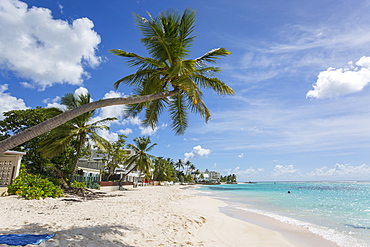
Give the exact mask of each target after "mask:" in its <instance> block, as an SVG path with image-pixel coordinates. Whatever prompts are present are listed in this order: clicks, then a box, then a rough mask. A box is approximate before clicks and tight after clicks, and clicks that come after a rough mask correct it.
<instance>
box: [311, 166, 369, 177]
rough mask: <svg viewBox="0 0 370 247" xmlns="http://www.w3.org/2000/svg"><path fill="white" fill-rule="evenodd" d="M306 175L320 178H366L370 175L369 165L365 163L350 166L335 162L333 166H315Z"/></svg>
mask: <svg viewBox="0 0 370 247" xmlns="http://www.w3.org/2000/svg"><path fill="white" fill-rule="evenodd" d="M307 175H308V176H309V177H317V178H321V179H324V178H325V179H330V178H331V179H356V178H360V179H361V178H362V179H367V178H368V177H369V175H370V166H368V165H366V164H362V165H359V166H351V165H348V164H345V165H341V164H338V163H337V164H336V165H335V167H334V168H328V167H326V166H324V167H321V168H316V169H315V170H313V171H312V172H309V173H307Z"/></svg>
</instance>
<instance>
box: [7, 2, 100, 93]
mask: <svg viewBox="0 0 370 247" xmlns="http://www.w3.org/2000/svg"><path fill="white" fill-rule="evenodd" d="M0 23H1V29H0V66H1V68H2V69H7V70H11V71H13V72H14V73H15V74H17V75H18V76H19V77H22V78H28V79H31V80H32V82H31V83H26V84H23V85H27V86H28V87H29V86H34V87H37V88H39V89H40V90H44V89H45V88H46V87H50V86H52V85H53V84H55V83H68V84H72V85H81V84H82V81H83V78H84V77H88V76H89V75H88V73H87V72H86V71H85V70H84V68H83V65H88V66H90V67H95V66H97V65H99V64H100V63H101V58H100V57H98V56H96V55H95V52H96V49H97V46H98V45H99V43H100V41H101V40H100V36H99V35H98V34H97V33H96V32H95V31H93V30H92V29H93V27H94V24H93V22H92V21H91V20H89V19H88V18H79V19H76V20H74V21H72V23H69V22H67V21H64V20H57V19H53V16H52V14H51V11H50V10H49V9H46V8H38V7H32V8H28V5H27V4H25V3H23V2H21V1H17V0H2V1H0Z"/></svg>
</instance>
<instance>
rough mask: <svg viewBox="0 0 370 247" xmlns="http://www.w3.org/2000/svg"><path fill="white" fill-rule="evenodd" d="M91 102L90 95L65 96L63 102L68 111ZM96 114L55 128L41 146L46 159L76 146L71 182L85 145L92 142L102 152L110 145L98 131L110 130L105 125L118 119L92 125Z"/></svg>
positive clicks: (83, 115) (75, 119) (89, 114)
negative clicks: (71, 146)
mask: <svg viewBox="0 0 370 247" xmlns="http://www.w3.org/2000/svg"><path fill="white" fill-rule="evenodd" d="M90 101H91V98H90V94H80V95H79V96H77V97H76V96H75V95H74V94H72V93H68V94H66V95H64V96H63V97H62V100H61V102H62V104H63V105H65V106H66V107H67V109H74V108H76V107H79V106H81V105H86V104H89V103H90ZM94 113H95V112H94V111H89V112H86V113H84V114H81V115H79V116H77V117H76V118H74V119H72V120H70V121H68V122H67V123H65V124H63V125H61V126H59V127H58V128H55V129H54V130H52V131H51V132H50V133H49V134H48V135H47V137H46V138H45V139H44V140H43V141H42V142H41V144H40V150H41V151H42V154H43V156H45V157H53V156H55V155H57V154H59V153H61V152H63V151H64V150H66V149H67V147H69V146H70V145H72V144H74V145H76V152H75V160H74V162H73V165H72V170H71V174H70V176H69V180H70V181H73V174H74V173H75V172H76V169H77V162H78V159H79V158H80V153H81V149H82V147H83V146H84V145H85V144H87V143H88V142H89V141H92V142H93V143H94V144H95V145H96V146H97V147H98V148H99V149H101V150H105V149H106V148H107V147H108V146H109V145H110V143H109V141H107V140H106V139H104V138H103V137H101V136H99V135H98V134H97V130H101V129H109V127H108V126H106V125H103V124H104V123H106V122H108V121H113V120H116V118H105V119H102V120H99V121H96V122H94V123H90V121H91V119H92V117H93V116H94Z"/></svg>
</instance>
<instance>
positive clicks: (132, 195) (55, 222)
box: [0, 186, 336, 247]
mask: <svg viewBox="0 0 370 247" xmlns="http://www.w3.org/2000/svg"><path fill="white" fill-rule="evenodd" d="M65 199H66V198H57V199H53V198H47V199H44V200H32V201H27V200H24V199H22V198H19V197H17V196H9V197H0V218H1V220H0V234H10V233H23V234H25V233H27V234H50V233H54V234H56V235H55V237H54V238H52V239H50V240H48V241H47V242H45V243H42V244H41V245H40V246H212V247H217V246H220V247H221V246H251V247H253V246H256V247H257V246H258V247H261V246H274V247H293V246H312V242H309V241H310V240H313V239H311V238H310V236H307V234H306V233H304V232H300V233H299V234H298V233H294V231H293V232H292V231H288V230H286V231H288V232H290V234H291V235H289V234H287V233H286V232H284V231H283V230H282V231H280V230H279V229H277V228H276V227H272V228H270V229H267V228H264V227H261V226H257V225H255V224H251V223H248V222H246V221H245V220H247V221H248V219H244V220H241V219H237V218H234V217H229V216H227V215H226V214H224V213H222V212H220V208H221V207H224V206H226V203H224V202H222V201H220V200H216V199H213V198H211V197H207V196H197V195H195V193H194V192H193V191H191V190H185V189H180V187H179V186H169V187H163V186H156V187H144V188H137V189H133V190H131V191H117V192H110V193H108V194H107V195H106V196H104V197H101V198H98V199H94V200H86V201H71V200H65ZM254 220H256V219H254ZM257 221H258V219H257ZM272 229H273V230H272ZM0 246H7V245H1V244H0ZM314 246H321V247H323V246H327V247H331V246H336V245H335V244H334V243H332V242H329V241H326V240H324V239H321V238H315V245H314Z"/></svg>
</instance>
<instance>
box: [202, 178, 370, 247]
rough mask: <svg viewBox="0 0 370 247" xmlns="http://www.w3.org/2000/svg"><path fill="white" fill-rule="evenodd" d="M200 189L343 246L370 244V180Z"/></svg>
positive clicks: (245, 209) (231, 203) (207, 187)
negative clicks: (305, 229)
mask: <svg viewBox="0 0 370 247" xmlns="http://www.w3.org/2000/svg"><path fill="white" fill-rule="evenodd" d="M198 190H199V191H200V192H202V193H207V194H210V195H212V196H215V197H217V198H218V199H221V200H224V201H226V202H227V203H228V204H229V207H234V208H235V209H238V210H242V211H243V210H244V211H247V212H252V213H257V214H262V215H265V216H269V217H272V218H274V219H277V220H279V221H282V222H286V223H289V224H293V225H298V226H301V227H304V228H307V229H309V230H310V231H311V232H313V233H315V234H318V235H320V236H322V237H324V238H325V239H328V240H331V241H333V242H336V243H337V244H338V245H340V246H344V247H365V246H369V247H370V182H261V183H251V184H230V185H211V186H201V187H200V188H199V189H198ZM288 191H290V193H288Z"/></svg>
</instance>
